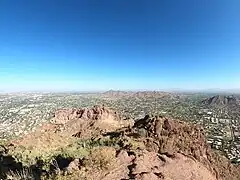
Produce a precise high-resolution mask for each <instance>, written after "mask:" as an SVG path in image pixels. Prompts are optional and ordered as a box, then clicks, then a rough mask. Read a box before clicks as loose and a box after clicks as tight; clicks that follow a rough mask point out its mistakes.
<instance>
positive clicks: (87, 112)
mask: <svg viewBox="0 0 240 180" xmlns="http://www.w3.org/2000/svg"><path fill="white" fill-rule="evenodd" d="M110 116H111V117H114V118H116V119H119V116H118V114H117V113H116V112H113V111H111V110H109V109H108V108H105V107H104V105H103V106H94V107H93V108H82V109H74V108H72V109H59V110H57V111H56V112H55V115H54V120H53V122H54V123H56V124H65V123H67V122H68V121H70V120H73V119H85V120H101V119H106V118H109V117H110Z"/></svg>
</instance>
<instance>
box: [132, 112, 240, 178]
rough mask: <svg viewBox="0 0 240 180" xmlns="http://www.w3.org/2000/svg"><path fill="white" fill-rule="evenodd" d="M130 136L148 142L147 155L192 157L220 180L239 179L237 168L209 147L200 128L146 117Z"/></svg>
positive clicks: (159, 118) (158, 117) (164, 119)
mask: <svg viewBox="0 0 240 180" xmlns="http://www.w3.org/2000/svg"><path fill="white" fill-rule="evenodd" d="M130 132H131V133H136V134H139V135H140V136H141V137H144V138H145V145H146V149H147V150H148V151H154V152H156V153H160V154H162V155H166V156H168V157H172V158H174V157H175V156H176V155H177V154H182V155H184V156H185V157H190V159H194V160H196V162H199V163H201V164H202V165H203V166H204V167H206V168H207V170H209V171H210V172H211V173H212V174H213V175H214V177H216V178H217V179H225V180H228V179H237V178H238V177H239V171H238V168H237V167H235V166H234V165H233V164H231V163H230V161H228V160H227V159H226V158H225V157H222V156H220V155H218V154H217V153H215V152H213V151H212V150H211V148H210V147H209V146H208V145H207V143H206V138H205V134H204V131H203V129H202V128H201V127H200V126H197V125H193V124H187V123H185V122H182V121H177V120H171V119H167V118H164V117H160V116H155V117H150V116H146V117H145V118H143V119H140V120H138V121H136V123H135V124H134V126H133V129H131V130H130ZM142 132H145V133H142ZM189 167H191V166H190V165H189ZM226 167H227V168H226ZM196 177H198V176H196ZM199 177H200V176H199ZM193 179H195V178H193ZM200 179H201V178H200Z"/></svg>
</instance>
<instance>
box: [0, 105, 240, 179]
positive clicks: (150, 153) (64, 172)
mask: <svg viewBox="0 0 240 180" xmlns="http://www.w3.org/2000/svg"><path fill="white" fill-rule="evenodd" d="M0 164H1V165H0V167H1V168H0V171H1V178H2V179H14V180H15V179H16V180H17V179H63V180H65V179H66V180H67V179H73V180H78V179H89V180H116V179H119V180H132V179H135V180H150V179H151V180H237V179H239V177H240V176H239V175H240V168H239V166H237V165H234V164H231V163H230V161H229V160H228V159H226V158H225V157H224V156H222V155H221V154H220V153H219V152H217V151H214V150H212V149H211V148H210V147H209V145H208V144H207V143H206V138H205V133H204V130H203V128H202V127H200V126H198V125H193V124H188V123H186V122H182V121H178V120H174V119H170V118H166V117H163V116H150V115H146V116H145V117H144V118H142V119H136V120H134V121H133V120H131V119H129V120H123V119H122V118H121V117H120V116H119V115H118V113H116V112H114V111H112V110H110V109H108V108H106V107H105V106H94V107H93V108H79V109H60V110H57V111H56V113H55V115H54V117H53V119H52V121H51V123H46V124H43V125H42V126H41V127H39V128H38V129H37V130H36V131H35V132H32V133H30V134H28V135H26V136H23V137H22V138H19V139H17V140H13V141H11V142H10V143H5V144H3V145H2V146H1V163H0Z"/></svg>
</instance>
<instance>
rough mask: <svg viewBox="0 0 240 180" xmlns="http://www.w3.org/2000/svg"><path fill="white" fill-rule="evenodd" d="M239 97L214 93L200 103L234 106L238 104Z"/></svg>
mask: <svg viewBox="0 0 240 180" xmlns="http://www.w3.org/2000/svg"><path fill="white" fill-rule="evenodd" d="M239 100H240V99H239V97H237V96H234V95H230V96H226V95H216V96H212V97H209V98H207V99H204V100H203V101H202V104H204V105H210V106H236V105H240V104H239Z"/></svg>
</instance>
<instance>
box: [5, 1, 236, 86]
mask: <svg viewBox="0 0 240 180" xmlns="http://www.w3.org/2000/svg"><path fill="white" fill-rule="evenodd" d="M239 7H240V1H239V0H211V1H210V0H194V1H193V0H181V1H179V0H138V1H135V0H114V1H113V0H101V1H99V0H21V1H20V0H1V1H0V27H1V28H0V91H1V90H2V91H3V90H4V91H21V90H28V91H31V90H108V89H120V90H139V89H140V90H147V89H148V90H162V89H166V90H170V89H176V88H177V89H188V90H190V89H193V90H194V89H195V90H196V89H213V88H220V89H235V88H238V89H240V11H239Z"/></svg>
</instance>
